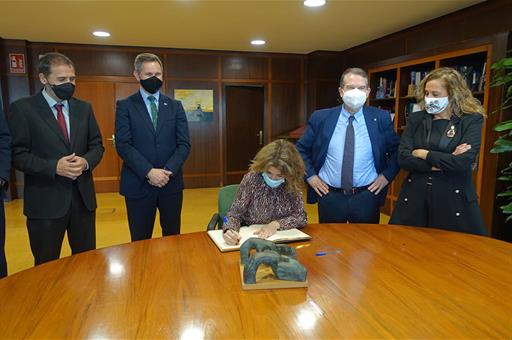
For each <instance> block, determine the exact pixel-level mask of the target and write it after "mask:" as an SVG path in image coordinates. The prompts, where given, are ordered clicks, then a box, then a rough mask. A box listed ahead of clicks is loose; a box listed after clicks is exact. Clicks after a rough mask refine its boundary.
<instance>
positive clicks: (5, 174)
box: [0, 102, 11, 279]
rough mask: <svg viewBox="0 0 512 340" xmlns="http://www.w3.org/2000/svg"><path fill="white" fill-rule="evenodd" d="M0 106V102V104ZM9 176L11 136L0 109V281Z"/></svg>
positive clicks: (3, 269)
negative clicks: (5, 191) (5, 193)
mask: <svg viewBox="0 0 512 340" xmlns="http://www.w3.org/2000/svg"><path fill="white" fill-rule="evenodd" d="M0 104H1V102H0ZM10 174H11V136H10V134H9V129H8V128H7V122H6V121H5V115H4V113H3V111H2V109H1V108H0V200H1V201H2V202H0V279H1V278H2V277H4V276H7V261H6V260H5V251H4V246H5V212H4V190H5V189H7V183H8V182H9V177H10Z"/></svg>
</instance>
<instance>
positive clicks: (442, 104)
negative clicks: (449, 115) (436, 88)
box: [425, 97, 450, 115]
mask: <svg viewBox="0 0 512 340" xmlns="http://www.w3.org/2000/svg"><path fill="white" fill-rule="evenodd" d="M449 103H450V101H449V100H448V97H439V98H427V97H425V110H426V111H427V112H428V113H430V114H431V115H436V114H438V113H440V112H443V111H444V110H445V109H446V108H447V107H448V104H449Z"/></svg>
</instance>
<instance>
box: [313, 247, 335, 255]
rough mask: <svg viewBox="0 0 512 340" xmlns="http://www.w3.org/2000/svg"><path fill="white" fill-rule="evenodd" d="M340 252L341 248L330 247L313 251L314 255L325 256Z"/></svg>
mask: <svg viewBox="0 0 512 340" xmlns="http://www.w3.org/2000/svg"><path fill="white" fill-rule="evenodd" d="M339 253H341V249H337V248H334V249H333V248H330V249H324V250H319V251H317V252H316V253H315V256H325V255H327V254H339Z"/></svg>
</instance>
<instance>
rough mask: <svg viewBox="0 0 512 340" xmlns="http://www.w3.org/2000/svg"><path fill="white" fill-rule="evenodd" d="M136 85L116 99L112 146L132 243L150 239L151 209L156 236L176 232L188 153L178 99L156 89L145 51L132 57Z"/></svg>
mask: <svg viewBox="0 0 512 340" xmlns="http://www.w3.org/2000/svg"><path fill="white" fill-rule="evenodd" d="M134 66H135V71H134V72H133V75H134V76H135V78H136V79H137V81H138V82H140V89H139V91H137V92H136V93H134V94H133V95H131V96H130V97H128V98H126V99H123V100H120V101H118V102H117V109H116V135H115V137H116V139H115V140H116V148H117V152H118V153H119V156H120V157H121V158H122V159H123V168H122V170H121V188H120V192H121V195H123V196H124V197H125V203H126V210H127V212H128V224H129V227H130V235H131V239H132V241H137V240H143V239H148V238H151V235H152V234H153V225H154V223H155V216H156V210H157V209H158V211H159V212H160V226H161V227H162V234H163V235H164V236H167V235H175V234H179V233H180V227H181V206H182V202H183V176H182V170H181V168H182V166H183V163H184V162H185V160H186V159H187V157H188V154H189V152H190V142H189V134H188V123H187V117H186V115H185V111H184V110H183V106H182V105H181V103H180V102H179V101H176V100H172V99H171V98H169V97H167V96H165V95H163V94H162V93H160V87H161V86H162V79H163V66H162V62H161V61H160V59H159V58H158V57H157V56H156V55H154V54H150V53H142V54H139V55H138V56H137V57H136V58H135V63H134Z"/></svg>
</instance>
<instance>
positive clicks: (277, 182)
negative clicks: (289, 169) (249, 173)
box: [261, 172, 284, 189]
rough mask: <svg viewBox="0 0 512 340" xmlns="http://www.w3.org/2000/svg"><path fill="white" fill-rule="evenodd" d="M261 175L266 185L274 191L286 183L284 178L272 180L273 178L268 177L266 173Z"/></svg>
mask: <svg viewBox="0 0 512 340" xmlns="http://www.w3.org/2000/svg"><path fill="white" fill-rule="evenodd" d="M261 175H262V176H263V180H264V181H265V184H266V185H268V186H269V187H271V188H272V189H275V188H277V187H278V186H280V185H281V184H283V183H284V178H281V179H272V178H270V177H268V175H267V173H266V172H263V173H261Z"/></svg>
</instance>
